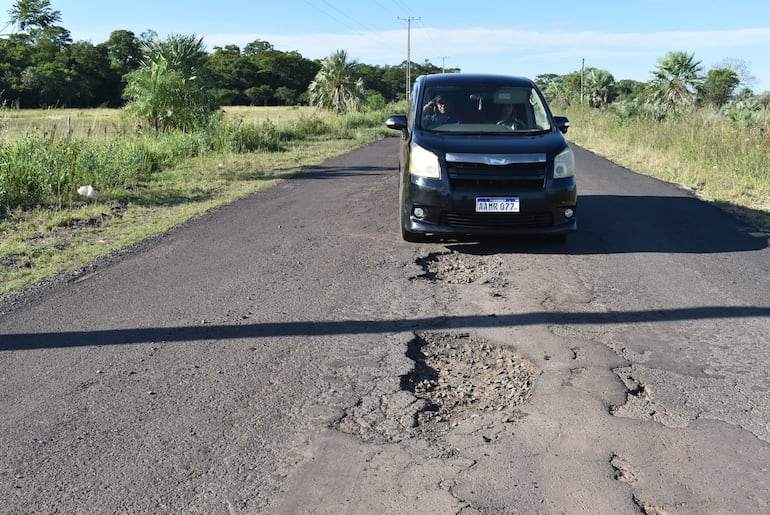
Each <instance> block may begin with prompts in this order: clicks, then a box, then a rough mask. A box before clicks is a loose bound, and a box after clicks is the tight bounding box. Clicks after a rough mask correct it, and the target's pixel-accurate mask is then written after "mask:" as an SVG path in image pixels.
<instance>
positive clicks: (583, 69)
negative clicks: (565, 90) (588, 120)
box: [580, 58, 586, 105]
mask: <svg viewBox="0 0 770 515" xmlns="http://www.w3.org/2000/svg"><path fill="white" fill-rule="evenodd" d="M585 75H586V60H585V58H584V59H583V62H582V64H581V65H580V105H583V88H584V86H583V84H585Z"/></svg>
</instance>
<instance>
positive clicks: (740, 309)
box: [0, 306, 770, 351]
mask: <svg viewBox="0 0 770 515" xmlns="http://www.w3.org/2000/svg"><path fill="white" fill-rule="evenodd" d="M758 317H761V318H765V317H770V307H750V306H704V307H694V308H679V309H658V310H648V311H620V312H609V313H565V312H546V311H540V312H533V313H521V314H508V315H494V316H485V315H474V316H447V317H427V318H414V319H406V320H328V321H306V322H305V321H297V322H267V323H256V324H243V325H202V326H194V327H193V326H186V327H152V328H136V329H108V330H96V331H62V332H48V333H23V334H3V335H0V351H15V350H31V349H50V348H66V347H87V346H104V345H124V344H142V343H157V342H195V341H202V340H207V341H210V340H238V339H255V338H280V337H312V336H335V335H343V334H345V335H348V334H382V333H393V332H404V331H435V330H451V329H466V328H484V327H505V326H510V327H521V326H531V325H542V324H546V325H548V324H572V325H582V324H628V323H658V322H670V321H678V320H704V319H733V320H735V319H741V318H758Z"/></svg>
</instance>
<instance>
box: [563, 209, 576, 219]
mask: <svg viewBox="0 0 770 515" xmlns="http://www.w3.org/2000/svg"><path fill="white" fill-rule="evenodd" d="M573 216H575V211H574V210H573V209H572V208H569V207H568V208H567V209H565V210H564V218H572V217H573Z"/></svg>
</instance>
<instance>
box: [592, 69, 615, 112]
mask: <svg viewBox="0 0 770 515" xmlns="http://www.w3.org/2000/svg"><path fill="white" fill-rule="evenodd" d="M585 93H586V95H587V96H588V102H589V104H590V105H591V107H602V106H606V105H607V104H609V103H610V102H611V101H612V97H613V96H614V94H615V77H613V76H612V74H611V73H610V72H608V71H607V70H600V69H597V68H590V69H589V70H587V73H586V75H585Z"/></svg>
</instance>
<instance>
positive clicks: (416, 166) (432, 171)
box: [409, 145, 441, 179]
mask: <svg viewBox="0 0 770 515" xmlns="http://www.w3.org/2000/svg"><path fill="white" fill-rule="evenodd" d="M409 173H410V174H412V175H416V176H418V177H427V178H429V179H439V178H440V177H441V166H440V165H439V163H438V156H437V155H436V154H434V153H433V152H431V151H429V150H425V149H424V148H422V147H421V146H420V145H414V146H413V147H412V150H411V152H410V153H409Z"/></svg>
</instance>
